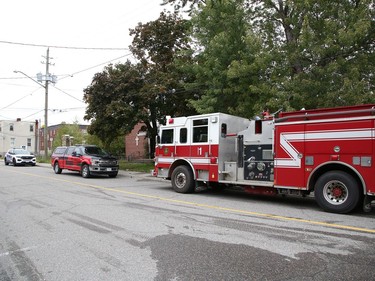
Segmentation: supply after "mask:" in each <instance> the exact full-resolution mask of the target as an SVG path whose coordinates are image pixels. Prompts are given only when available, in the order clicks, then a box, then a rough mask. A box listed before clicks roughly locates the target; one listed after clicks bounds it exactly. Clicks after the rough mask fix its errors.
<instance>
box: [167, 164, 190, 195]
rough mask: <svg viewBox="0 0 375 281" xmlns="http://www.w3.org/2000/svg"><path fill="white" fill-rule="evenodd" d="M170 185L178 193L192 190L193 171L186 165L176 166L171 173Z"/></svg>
mask: <svg viewBox="0 0 375 281" xmlns="http://www.w3.org/2000/svg"><path fill="white" fill-rule="evenodd" d="M172 187H173V189H174V190H175V191H176V192H179V193H191V192H193V191H194V178H193V172H192V171H191V169H190V168H188V167H187V166H178V167H177V168H175V169H174V171H173V173H172Z"/></svg>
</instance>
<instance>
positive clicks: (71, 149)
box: [66, 147, 75, 155]
mask: <svg viewBox="0 0 375 281" xmlns="http://www.w3.org/2000/svg"><path fill="white" fill-rule="evenodd" d="M74 149H75V147H69V148H68V150H67V151H66V154H67V155H72V153H73V151H74Z"/></svg>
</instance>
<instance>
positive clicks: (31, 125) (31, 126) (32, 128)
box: [30, 124, 34, 132]
mask: <svg viewBox="0 0 375 281" xmlns="http://www.w3.org/2000/svg"><path fill="white" fill-rule="evenodd" d="M30 132H34V125H33V124H30Z"/></svg>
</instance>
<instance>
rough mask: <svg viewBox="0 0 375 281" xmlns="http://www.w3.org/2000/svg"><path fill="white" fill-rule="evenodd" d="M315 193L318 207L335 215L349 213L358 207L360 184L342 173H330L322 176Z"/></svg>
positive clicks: (316, 185)
mask: <svg viewBox="0 0 375 281" xmlns="http://www.w3.org/2000/svg"><path fill="white" fill-rule="evenodd" d="M314 193H315V200H316V202H317V203H318V205H319V206H320V207H321V208H322V209H324V210H325V211H328V212H333V213H340V214H345V213H349V212H350V211H352V210H353V209H354V208H356V207H357V205H358V203H359V200H360V191H359V185H358V182H357V181H356V180H355V179H354V178H353V177H352V176H351V175H349V174H347V173H345V172H341V171H330V172H327V173H325V174H323V175H322V176H320V178H319V179H318V180H317V182H316V184H315V191H314Z"/></svg>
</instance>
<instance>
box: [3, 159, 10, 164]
mask: <svg viewBox="0 0 375 281" xmlns="http://www.w3.org/2000/svg"><path fill="white" fill-rule="evenodd" d="M4 164H5V166H8V165H9V162H8V161H7V159H6V158H4Z"/></svg>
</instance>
